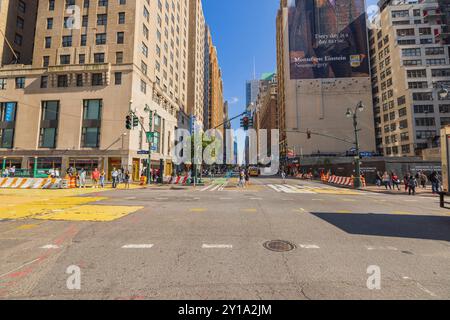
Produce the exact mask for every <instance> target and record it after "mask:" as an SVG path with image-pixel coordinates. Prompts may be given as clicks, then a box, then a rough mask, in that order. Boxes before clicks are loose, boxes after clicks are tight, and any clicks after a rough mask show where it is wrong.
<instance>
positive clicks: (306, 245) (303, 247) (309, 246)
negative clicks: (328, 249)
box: [300, 244, 320, 249]
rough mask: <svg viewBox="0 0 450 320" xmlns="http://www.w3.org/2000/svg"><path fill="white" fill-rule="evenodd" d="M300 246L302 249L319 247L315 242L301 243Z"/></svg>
mask: <svg viewBox="0 0 450 320" xmlns="http://www.w3.org/2000/svg"><path fill="white" fill-rule="evenodd" d="M300 248H302V249H320V247H319V246H318V245H315V244H301V245H300Z"/></svg>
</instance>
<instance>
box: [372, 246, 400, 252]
mask: <svg viewBox="0 0 450 320" xmlns="http://www.w3.org/2000/svg"><path fill="white" fill-rule="evenodd" d="M366 249H367V250H369V251H374V250H389V251H398V249H397V248H395V247H376V246H375V247H374V246H366Z"/></svg>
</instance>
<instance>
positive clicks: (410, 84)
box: [369, 0, 450, 156]
mask: <svg viewBox="0 0 450 320" xmlns="http://www.w3.org/2000/svg"><path fill="white" fill-rule="evenodd" d="M382 8H383V9H382V11H381V13H380V17H379V21H380V24H379V29H372V30H371V31H370V33H369V44H370V55H371V67H372V70H371V73H372V90H373V106H374V115H375V127H376V138H377V148H378V150H379V151H380V152H382V153H384V155H385V156H414V155H420V154H421V153H422V150H423V149H427V148H432V147H437V146H438V145H439V136H440V128H441V127H442V126H444V125H448V124H450V98H449V97H447V98H445V99H442V98H441V97H440V96H439V95H438V91H439V88H440V85H450V61H449V44H450V43H449V42H446V41H445V39H444V38H443V37H442V35H443V32H444V30H445V28H446V27H447V26H445V25H444V24H443V23H444V20H443V17H444V12H445V10H443V8H442V7H441V4H440V1H438V0H428V1H420V3H418V2H417V1H397V2H393V1H391V2H389V3H385V4H383V5H382ZM447 12H448V4H447Z"/></svg>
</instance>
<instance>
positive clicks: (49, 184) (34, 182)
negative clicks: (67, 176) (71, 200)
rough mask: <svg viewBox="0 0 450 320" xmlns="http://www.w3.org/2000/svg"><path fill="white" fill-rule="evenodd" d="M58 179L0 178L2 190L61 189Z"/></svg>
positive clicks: (60, 180)
mask: <svg viewBox="0 0 450 320" xmlns="http://www.w3.org/2000/svg"><path fill="white" fill-rule="evenodd" d="M62 187H63V180H62V179H59V178H0V188H2V189H62Z"/></svg>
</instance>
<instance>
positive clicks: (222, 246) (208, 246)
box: [202, 244, 233, 249]
mask: <svg viewBox="0 0 450 320" xmlns="http://www.w3.org/2000/svg"><path fill="white" fill-rule="evenodd" d="M202 249H233V246H232V245H231V244H203V245H202Z"/></svg>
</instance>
